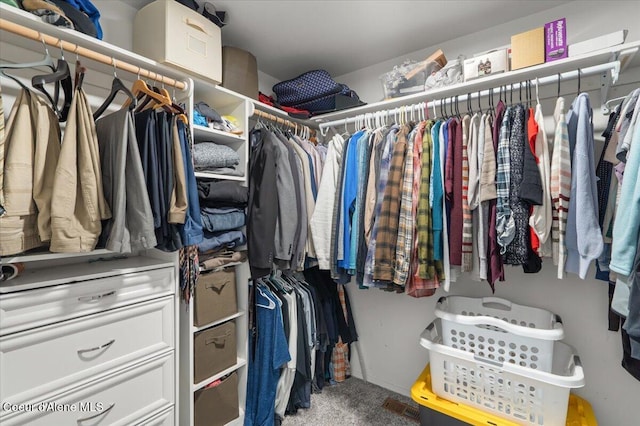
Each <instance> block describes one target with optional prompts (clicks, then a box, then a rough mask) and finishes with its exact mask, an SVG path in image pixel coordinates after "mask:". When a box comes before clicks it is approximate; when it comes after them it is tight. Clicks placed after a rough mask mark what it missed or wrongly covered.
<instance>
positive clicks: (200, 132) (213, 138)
mask: <svg viewBox="0 0 640 426" xmlns="http://www.w3.org/2000/svg"><path fill="white" fill-rule="evenodd" d="M193 137H194V140H195V141H196V142H205V141H207V142H209V141H210V142H216V143H221V144H231V143H244V141H245V138H244V136H242V135H240V136H238V135H234V134H233V133H229V132H223V131H222V130H217V129H211V128H209V127H204V126H198V125H196V124H194V125H193Z"/></svg>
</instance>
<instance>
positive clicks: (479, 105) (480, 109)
mask: <svg viewBox="0 0 640 426" xmlns="http://www.w3.org/2000/svg"><path fill="white" fill-rule="evenodd" d="M478 111H479V114H480V115H482V114H483V112H482V104H481V103H480V91H479V90H478Z"/></svg>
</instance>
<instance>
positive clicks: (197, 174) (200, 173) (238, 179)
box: [194, 172, 245, 182]
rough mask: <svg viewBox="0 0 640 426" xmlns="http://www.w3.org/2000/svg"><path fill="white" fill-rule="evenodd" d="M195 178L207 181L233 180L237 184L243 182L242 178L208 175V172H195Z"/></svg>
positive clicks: (215, 174) (243, 178)
mask: <svg viewBox="0 0 640 426" xmlns="http://www.w3.org/2000/svg"><path fill="white" fill-rule="evenodd" d="M194 174H195V175H196V177H199V178H208V179H220V180H235V181H238V182H244V180H245V177H244V176H230V175H221V174H217V173H208V172H195V173H194Z"/></svg>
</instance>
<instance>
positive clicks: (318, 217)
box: [310, 135, 345, 269]
mask: <svg viewBox="0 0 640 426" xmlns="http://www.w3.org/2000/svg"><path fill="white" fill-rule="evenodd" d="M344 143H345V141H344V139H343V138H342V136H340V135H336V136H334V137H333V138H332V139H331V140H330V141H329V147H328V149H327V158H326V161H325V167H324V171H323V174H322V179H321V180H320V188H319V190H318V198H317V200H316V202H317V204H316V209H315V210H314V212H313V216H312V217H311V222H310V227H311V237H312V238H313V244H314V246H315V249H316V256H317V259H318V266H319V267H320V268H321V269H329V268H330V260H331V239H330V238H327V237H328V232H327V230H329V229H334V226H335V224H334V223H333V207H334V203H335V193H336V190H337V187H338V178H339V170H340V165H341V164H342V148H343V146H344Z"/></svg>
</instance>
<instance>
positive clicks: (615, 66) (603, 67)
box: [319, 61, 620, 133]
mask: <svg viewBox="0 0 640 426" xmlns="http://www.w3.org/2000/svg"><path fill="white" fill-rule="evenodd" d="M609 70H613V71H614V74H616V73H617V72H618V71H619V70H620V61H613V62H608V63H606V64H600V65H594V66H591V67H588V68H583V69H577V70H573V71H567V72H564V73H557V74H552V75H549V76H546V77H542V78H539V79H537V80H536V79H532V80H525V81H523V82H519V83H512V84H503V85H498V86H495V87H494V88H493V89H486V90H480V91H477V92H471V93H470V94H467V93H465V92H466V90H464V88H462V87H461V88H459V90H460V92H462V93H465V94H463V95H458V96H456V95H453V96H451V95H449V96H441V97H439V99H434V100H432V101H429V102H422V103H419V104H413V105H405V106H401V107H397V108H393V109H387V110H378V111H375V112H368V113H361V114H358V115H356V116H353V117H348V118H343V119H340V120H334V121H329V122H326V123H320V126H319V127H320V132H321V133H322V132H324V131H325V130H326V129H328V128H330V127H334V126H341V125H346V124H351V123H356V122H361V121H363V120H367V119H368V118H375V116H376V114H378V115H379V114H382V115H383V116H384V115H386V116H392V115H396V114H406V113H408V112H409V113H410V112H411V111H412V110H415V109H416V108H435V107H436V106H439V105H443V104H445V103H447V102H448V103H452V102H454V101H457V102H463V101H466V100H467V99H477V98H478V97H480V96H488V95H489V94H490V93H491V90H494V89H496V88H498V87H501V86H502V87H504V86H509V90H513V89H519V88H520V87H521V86H522V87H524V85H526V84H527V82H528V83H530V84H531V86H532V87H535V85H536V84H537V85H538V86H542V85H546V84H551V83H558V80H560V81H566V80H571V79H575V78H578V77H587V76H590V75H595V74H602V73H605V72H607V71H609ZM616 77H617V75H616ZM474 82H475V81H474ZM494 93H495V92H494ZM426 96H428V93H425V97H426ZM433 96H434V98H437V97H438V95H437V94H435V95H433Z"/></svg>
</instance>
